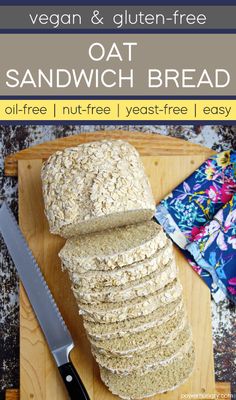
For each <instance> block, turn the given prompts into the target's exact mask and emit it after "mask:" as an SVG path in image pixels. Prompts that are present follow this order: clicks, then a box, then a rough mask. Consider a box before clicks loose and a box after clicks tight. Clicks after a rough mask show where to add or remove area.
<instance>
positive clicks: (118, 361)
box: [92, 324, 192, 375]
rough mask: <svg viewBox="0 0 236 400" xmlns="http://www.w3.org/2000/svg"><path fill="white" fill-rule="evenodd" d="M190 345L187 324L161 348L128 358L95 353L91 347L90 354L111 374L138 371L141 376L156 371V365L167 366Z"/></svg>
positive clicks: (189, 332) (190, 338) (190, 336)
mask: <svg viewBox="0 0 236 400" xmlns="http://www.w3.org/2000/svg"><path fill="white" fill-rule="evenodd" d="M191 345H192V334H191V331H190V328H189V325H188V324H187V325H186V326H185V327H184V329H182V331H180V332H179V334H178V335H177V337H176V338H175V339H174V340H172V342H170V343H168V344H165V345H162V346H159V345H158V346H157V347H154V348H152V349H151V350H147V351H144V352H141V353H134V354H133V355H132V356H130V357H120V356H108V355H105V354H102V353H100V352H97V351H96V350H95V349H94V348H93V347H92V353H93V356H94V358H95V359H96V361H97V362H98V364H99V365H100V366H101V367H104V368H106V369H108V370H109V371H111V372H113V373H116V374H119V375H127V374H130V373H131V372H133V371H138V372H139V373H140V375H142V374H144V373H145V372H147V371H152V370H154V369H156V368H157V366H158V365H166V364H168V363H169V362H171V361H172V359H173V358H174V357H176V355H178V354H179V353H181V352H184V351H185V349H189V348H190V346H191Z"/></svg>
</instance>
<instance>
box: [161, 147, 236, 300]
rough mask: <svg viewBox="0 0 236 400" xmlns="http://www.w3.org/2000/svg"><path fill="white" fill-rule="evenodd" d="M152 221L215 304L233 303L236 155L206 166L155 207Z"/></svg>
mask: <svg viewBox="0 0 236 400" xmlns="http://www.w3.org/2000/svg"><path fill="white" fill-rule="evenodd" d="M155 217H156V219H157V221H158V222H159V223H160V224H161V225H162V226H163V227H164V229H165V230H166V232H167V233H168V235H169V236H170V237H171V238H172V240H173V241H174V242H175V243H176V244H177V245H178V246H179V247H180V248H181V249H182V250H183V252H184V254H185V255H186V257H187V258H188V261H189V263H190V265H191V266H192V267H193V269H194V270H195V271H196V272H197V273H198V274H199V275H200V276H201V277H202V278H203V279H204V280H205V282H206V283H207V285H208V286H209V288H210V289H211V293H212V296H213V298H214V299H215V300H216V301H217V302H218V301H220V300H222V299H224V298H225V297H226V296H227V297H228V298H230V299H231V300H233V301H234V302H236V152H235V151H233V150H229V151H225V152H222V153H219V154H217V155H215V156H213V157H211V158H209V159H208V160H207V161H206V162H204V163H203V164H202V165H201V166H200V168H198V169H197V170H196V171H195V172H194V173H193V174H192V175H191V176H190V177H189V178H187V179H186V180H185V181H184V182H183V183H182V184H180V185H179V186H178V187H177V188H176V189H175V190H174V191H173V192H172V193H171V194H169V195H168V196H167V197H166V198H165V199H164V200H163V201H162V202H161V203H160V204H159V205H158V206H157V208H156V215H155Z"/></svg>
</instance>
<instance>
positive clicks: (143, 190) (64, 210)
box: [41, 140, 155, 238]
mask: <svg viewBox="0 0 236 400" xmlns="http://www.w3.org/2000/svg"><path fill="white" fill-rule="evenodd" d="M41 176H42V184H43V196H44V204H45V212H46V216H47V218H48V222H49V228H50V231H51V233H54V234H59V235H61V236H63V237H65V238H67V237H71V236H75V235H76V234H86V233H90V232H96V231H102V230H105V229H109V228H114V227H117V226H123V225H129V224H135V223H138V222H141V221H147V220H150V219H151V218H152V217H153V215H154V212H155V201H154V198H153V195H152V191H151V187H150V184H149V181H148V179H147V176H146V174H145V171H144V167H143V164H142V162H141V160H140V157H139V154H138V152H137V150H136V149H135V148H134V147H133V146H131V145H130V144H129V143H128V142H125V141H122V140H102V141H98V142H90V143H85V144H81V145H79V146H77V147H72V148H67V149H65V150H63V151H57V152H56V153H54V154H53V155H52V156H51V157H49V159H48V160H47V161H46V162H45V163H44V165H43V168H42V174H41Z"/></svg>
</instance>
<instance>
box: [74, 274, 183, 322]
mask: <svg viewBox="0 0 236 400" xmlns="http://www.w3.org/2000/svg"><path fill="white" fill-rule="evenodd" d="M181 293H182V285H181V284H180V282H179V281H178V280H177V279H175V280H174V281H173V282H171V283H169V284H168V285H167V286H165V287H164V288H163V289H160V290H159V291H157V292H155V293H153V294H151V295H148V296H147V297H137V298H135V299H133V300H129V301H127V302H124V301H123V302H119V303H99V304H98V305H94V304H84V303H80V302H78V305H79V313H80V315H83V317H84V319H85V320H89V321H94V322H96V321H97V322H100V323H107V322H108V323H110V322H117V321H124V320H126V319H131V318H136V317H140V316H144V315H148V314H150V313H151V312H153V311H154V310H156V309H157V308H158V307H161V306H162V305H164V304H168V303H171V302H172V301H174V300H176V299H177V298H178V297H179V296H180V294H181ZM74 295H75V297H77V293H76V292H74Z"/></svg>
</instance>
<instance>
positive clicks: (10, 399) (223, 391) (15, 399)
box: [5, 382, 231, 400]
mask: <svg viewBox="0 0 236 400" xmlns="http://www.w3.org/2000/svg"><path fill="white" fill-rule="evenodd" d="M216 393H217V394H220V395H221V396H224V397H222V398H224V399H227V398H230V394H231V385H230V383H229V382H216ZM19 399H20V396H19V390H18V389H9V390H7V391H6V398H5V400H19ZM206 400H207V399H206Z"/></svg>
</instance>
